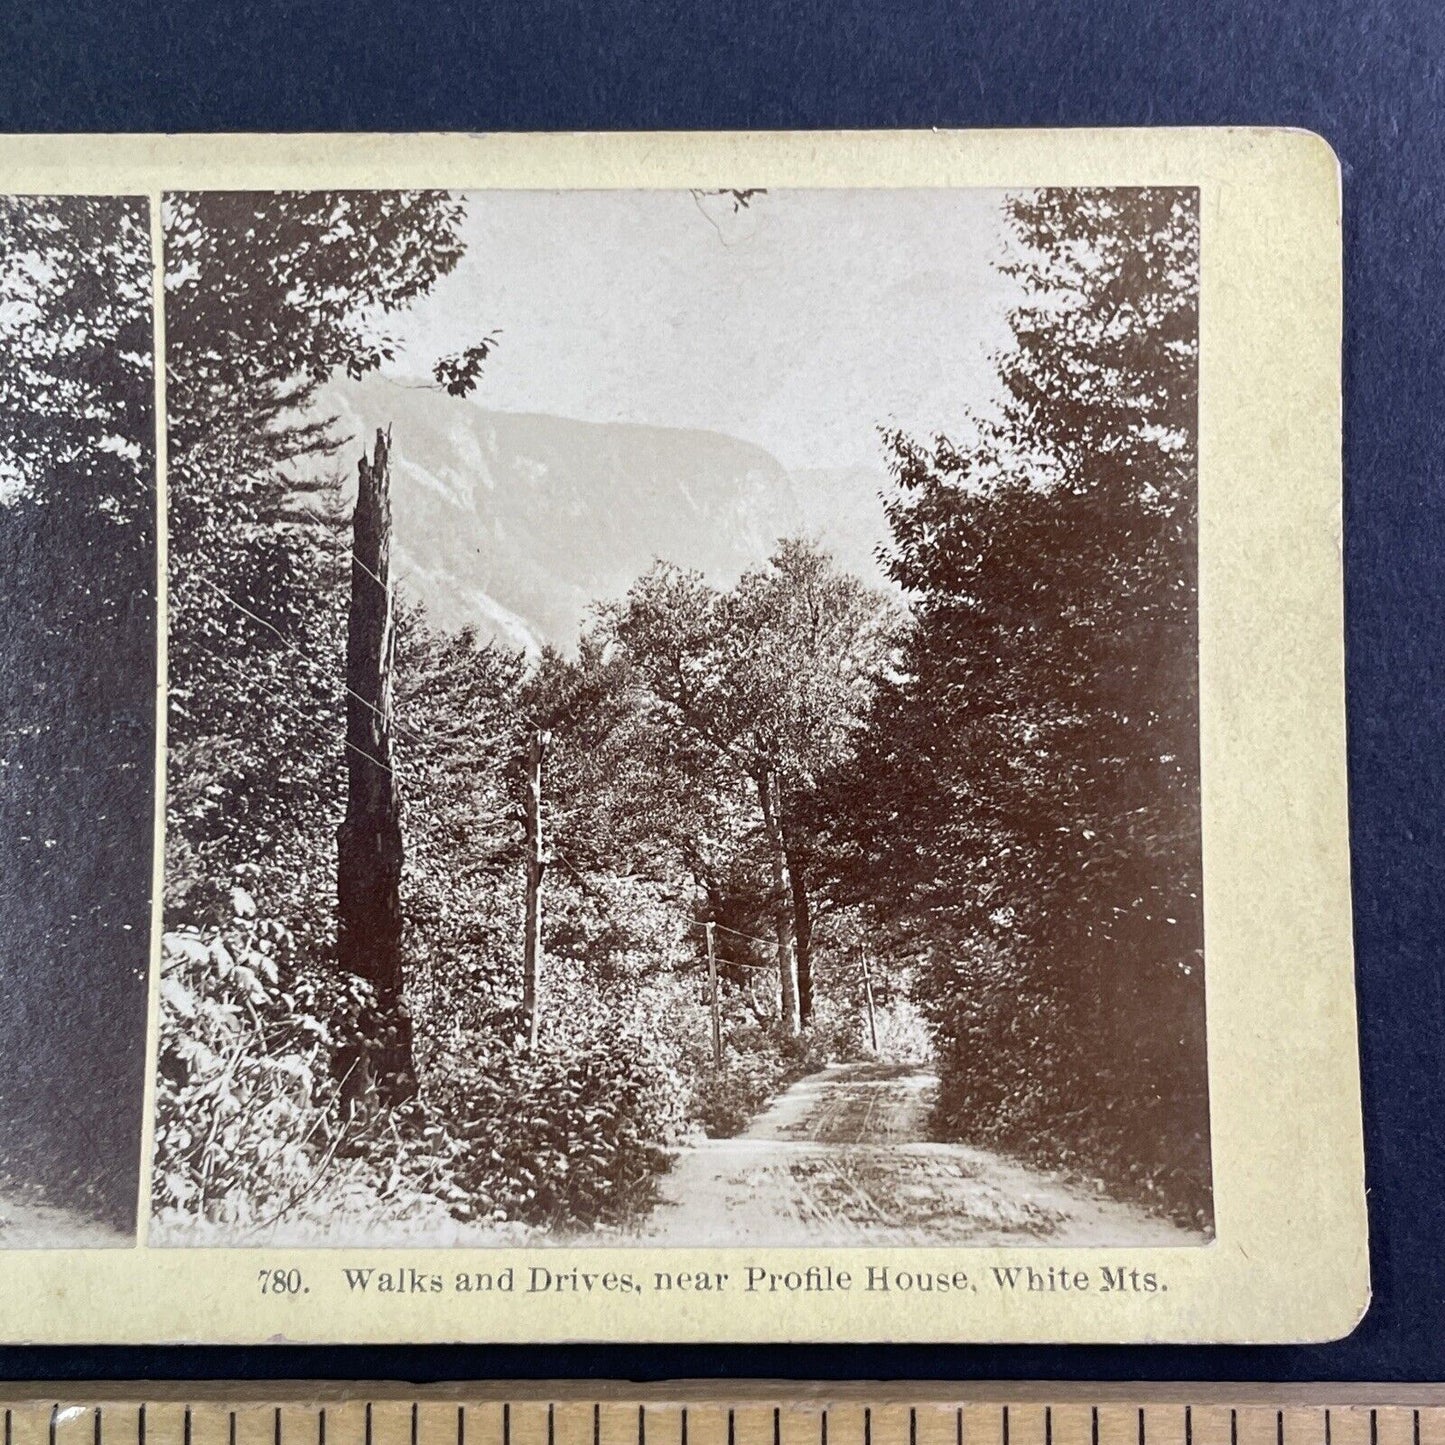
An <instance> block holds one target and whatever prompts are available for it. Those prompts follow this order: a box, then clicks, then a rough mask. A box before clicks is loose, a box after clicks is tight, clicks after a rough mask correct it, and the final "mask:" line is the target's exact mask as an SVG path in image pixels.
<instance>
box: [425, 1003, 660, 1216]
mask: <svg viewBox="0 0 1445 1445" xmlns="http://www.w3.org/2000/svg"><path fill="white" fill-rule="evenodd" d="M423 1098H424V1102H425V1106H426V1109H427V1111H428V1113H429V1114H431V1115H433V1116H434V1117H435V1119H436V1121H437V1124H438V1126H439V1127H440V1128H441V1129H442V1130H443V1131H444V1132H445V1133H446V1134H447V1135H449V1136H450V1137H451V1138H453V1139H454V1140H456V1141H457V1152H456V1157H455V1161H454V1167H455V1172H456V1184H457V1186H458V1189H459V1191H460V1194H461V1196H462V1197H461V1198H460V1199H458V1200H457V1202H456V1203H455V1204H454V1205H453V1208H454V1212H456V1213H457V1214H458V1215H459V1217H462V1218H477V1219H491V1220H497V1221H500V1220H519V1221H523V1222H525V1223H528V1224H533V1225H543V1226H547V1227H548V1228H553V1229H555V1228H558V1227H566V1226H578V1227H581V1226H588V1225H595V1224H618V1223H621V1222H622V1221H624V1220H625V1219H626V1218H628V1217H630V1216H631V1215H633V1214H635V1213H638V1212H640V1211H642V1210H644V1209H645V1208H646V1207H647V1206H649V1205H650V1204H651V1202H652V1200H653V1197H654V1183H655V1180H656V1177H657V1175H658V1174H659V1173H661V1172H662V1171H663V1170H664V1169H665V1168H666V1167H667V1165H668V1162H669V1158H670V1154H669V1150H670V1147H671V1146H672V1145H674V1144H676V1143H677V1142H678V1140H679V1139H680V1137H681V1135H682V1132H683V1127H684V1125H685V1122H686V1116H685V1111H684V1108H683V1104H684V1102H685V1098H686V1092H685V1089H684V1088H683V1085H682V1081H681V1078H680V1076H679V1075H678V1074H677V1073H676V1071H675V1070H674V1069H672V1068H671V1067H670V1066H669V1063H668V1060H667V1058H666V1057H665V1052H664V1051H662V1050H659V1048H658V1047H657V1041H656V1040H655V1039H654V1038H649V1037H648V1036H647V1034H646V1033H645V1031H642V1030H624V1031H623V1032H622V1033H620V1034H617V1035H615V1036H610V1037H597V1038H593V1039H590V1040H588V1041H586V1042H578V1041H575V1040H562V1039H559V1038H557V1037H556V1036H555V1035H553V1036H551V1037H547V1038H544V1039H543V1040H542V1041H541V1042H540V1043H539V1046H538V1048H537V1049H536V1050H535V1051H531V1052H529V1051H528V1049H527V1048H526V1045H525V1040H524V1037H523V1035H522V1034H521V1031H520V1030H518V1031H516V1032H515V1033H512V1034H511V1035H505V1034H501V1033H469V1034H465V1035H463V1036H462V1037H461V1038H460V1039H459V1040H457V1041H455V1042H454V1043H453V1044H452V1045H451V1046H450V1047H449V1048H448V1049H447V1050H445V1051H444V1052H442V1053H440V1054H439V1055H438V1056H437V1057H436V1059H435V1060H434V1063H433V1068H432V1071H431V1076H430V1078H428V1079H427V1080H426V1081H425V1083H424V1085H423Z"/></svg>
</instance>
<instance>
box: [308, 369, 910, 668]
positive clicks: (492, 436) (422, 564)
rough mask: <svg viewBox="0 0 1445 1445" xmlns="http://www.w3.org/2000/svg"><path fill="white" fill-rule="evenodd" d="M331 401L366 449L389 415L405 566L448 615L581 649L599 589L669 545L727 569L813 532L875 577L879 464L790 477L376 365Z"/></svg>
mask: <svg viewBox="0 0 1445 1445" xmlns="http://www.w3.org/2000/svg"><path fill="white" fill-rule="evenodd" d="M325 404H326V406H327V407H328V408H329V409H330V410H331V411H333V412H334V413H335V414H336V416H337V418H338V425H337V428H336V430H337V433H338V435H343V436H350V437H354V438H356V439H358V442H357V445H358V446H359V439H360V438H362V437H368V436H370V434H371V433H372V432H373V431H374V430H375V429H376V428H377V427H378V426H381V427H385V426H390V427H391V428H392V439H393V447H394V450H393V477H392V510H393V518H394V525H395V542H394V556H395V560H396V564H397V573H398V576H399V578H400V580H401V583H402V586H403V587H404V588H405V589H406V590H408V591H410V592H411V593H412V595H414V596H416V597H418V598H420V600H422V601H423V602H425V603H426V605H427V607H428V609H429V610H430V611H431V613H432V615H433V616H434V617H435V618H436V620H437V621H438V622H440V623H442V624H443V625H446V626H452V627H455V626H461V625H463V624H467V623H470V624H473V625H476V626H477V627H478V628H479V629H480V630H481V631H482V632H483V633H484V634H490V635H493V636H495V637H497V639H498V640H499V641H503V642H506V643H508V644H510V645H512V646H521V647H526V648H528V649H529V650H535V649H536V648H537V647H538V646H539V645H540V644H541V643H544V642H551V643H553V644H556V645H557V646H560V647H563V648H570V647H571V645H572V644H573V642H574V641H575V639H576V636H577V631H578V628H579V626H581V625H582V624H583V623H584V622H585V621H586V618H587V616H588V614H589V612H590V609H591V608H592V606H593V604H594V603H596V602H598V601H605V600H608V599H611V598H615V597H620V596H621V595H622V594H623V593H624V592H625V591H626V590H627V587H628V585H629V584H630V583H631V582H632V580H633V579H634V578H635V577H636V576H637V575H638V574H639V573H640V572H643V571H645V570H646V569H647V567H649V566H650V565H651V564H652V562H653V561H654V560H656V559H657V558H659V557H660V558H665V559H667V560H668V561H672V562H676V563H678V564H680V565H682V566H684V567H694V568H697V569H698V570H700V571H701V572H703V573H704V574H705V575H706V576H707V577H708V578H709V580H711V581H713V582H716V583H720V584H726V583H729V582H731V581H733V580H734V579H735V578H736V577H737V576H738V574H739V573H741V572H742V571H744V570H745V569H747V568H749V567H753V566H757V565H758V564H759V563H761V562H763V561H764V560H765V559H766V558H767V556H768V554H769V553H770V552H771V550H772V548H773V545H774V544H775V542H776V541H777V539H778V538H779V537H781V536H787V535H793V534H797V533H799V532H803V533H807V534H808V535H811V536H815V537H817V538H818V539H819V540H821V541H822V542H823V544H824V545H825V546H828V547H829V548H830V549H831V550H833V552H834V554H835V556H837V558H838V560H839V561H840V562H841V563H842V564H843V565H845V566H848V567H850V568H851V569H853V570H855V571H857V572H858V573H859V574H860V575H862V576H864V577H865V578H867V580H869V581H870V582H878V581H879V573H878V569H877V566H876V563H875V562H874V561H873V558H872V549H873V547H874V546H876V544H877V542H878V540H879V539H880V538H881V537H882V536H883V535H885V533H886V527H885V524H884V521H883V512H882V505H881V503H880V502H879V501H878V497H877V493H878V492H879V491H880V490H881V488H882V487H883V485H884V482H885V478H884V477H883V476H882V474H881V473H873V472H869V471H868V470H866V469H862V468H857V469H848V470H842V471H836V470H834V471H830V470H823V469H811V470H807V471H802V472H799V473H797V474H794V475H790V474H789V473H788V471H786V470H785V469H784V468H783V467H782V466H781V465H780V464H779V463H778V461H777V460H776V459H775V458H774V457H773V456H771V455H770V454H769V453H768V452H766V451H764V450H763V449H762V448H761V447H758V446H755V445H753V444H752V443H750V442H746V441H741V440H739V439H738V438H736V437H730V436H724V435H722V434H720V433H716V432H708V431H695V430H687V429H682V428H669V427H654V426H643V425H637V424H632V423H621V422H608V423H599V422H584V421H575V420H571V419H568V418H564V417H556V416H547V415H542V414H535V413H520V412H495V411H488V410H485V409H484V408H482V407H480V406H478V405H477V404H476V403H475V401H473V400H458V399H456V398H453V397H449V396H446V395H445V394H443V393H440V392H437V391H432V390H428V389H423V388H419V387H412V386H407V385H404V384H401V383H397V382H391V381H386V380H382V379H379V378H375V377H371V378H367V379H366V380H365V381H362V382H355V383H353V382H346V383H338V384H335V385H333V386H332V387H330V388H328V393H327V396H326V399H325ZM356 449H357V447H353V446H350V445H348V447H347V448H346V449H345V450H344V451H343V453H342V457H343V460H344V461H345V462H346V465H347V467H348V469H349V468H350V465H351V460H350V459H351V457H352V455H353V453H354V451H355V450H356Z"/></svg>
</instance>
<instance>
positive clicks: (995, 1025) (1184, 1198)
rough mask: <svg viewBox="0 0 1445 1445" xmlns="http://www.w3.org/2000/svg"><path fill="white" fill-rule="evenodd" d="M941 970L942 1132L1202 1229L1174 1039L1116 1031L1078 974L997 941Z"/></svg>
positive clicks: (1200, 1160)
mask: <svg viewBox="0 0 1445 1445" xmlns="http://www.w3.org/2000/svg"><path fill="white" fill-rule="evenodd" d="M947 968H948V969H949V970H950V975H951V976H950V979H949V982H950V984H951V986H950V987H949V988H948V989H947V991H946V992H943V993H942V994H941V997H940V998H939V1000H938V1001H937V1002H935V1003H933V1004H932V1005H931V1009H930V1011H931V1013H932V1014H933V1015H934V1017H935V1018H936V1021H937V1025H938V1028H937V1045H936V1050H937V1066H938V1072H939V1078H940V1088H939V1094H938V1100H937V1107H936V1111H935V1128H936V1130H937V1132H938V1134H939V1137H941V1138H945V1139H961V1140H965V1141H967V1142H969V1143H973V1144H982V1145H988V1146H992V1147H995V1148H1000V1149H1003V1150H1005V1151H1007V1152H1009V1153H1011V1154H1014V1155H1016V1156H1018V1157H1020V1158H1023V1159H1026V1160H1029V1161H1030V1162H1033V1163H1036V1164H1041V1165H1043V1166H1045V1167H1048V1168H1054V1169H1062V1170H1064V1171H1066V1172H1069V1173H1073V1174H1075V1175H1078V1176H1082V1177H1084V1178H1086V1179H1089V1180H1090V1181H1093V1182H1095V1183H1102V1184H1104V1185H1105V1186H1106V1187H1107V1188H1108V1190H1109V1192H1110V1193H1112V1194H1114V1195H1116V1196H1118V1197H1120V1198H1127V1199H1132V1200H1134V1201H1137V1202H1138V1203H1141V1204H1144V1205H1146V1206H1148V1207H1150V1208H1153V1209H1156V1210H1158V1211H1160V1212H1162V1213H1166V1214H1168V1215H1170V1216H1172V1217H1173V1218H1175V1219H1177V1220H1178V1221H1180V1222H1181V1223H1184V1224H1188V1225H1191V1226H1193V1227H1196V1228H1202V1229H1208V1228H1209V1227H1210V1224H1211V1220H1212V1214H1211V1209H1210V1169H1209V1141H1208V1135H1207V1107H1206V1103H1205V1100H1204V1099H1203V1097H1202V1096H1201V1081H1200V1071H1199V1070H1197V1069H1196V1068H1195V1067H1194V1061H1193V1059H1192V1057H1191V1056H1190V1054H1189V1053H1188V1051H1187V1050H1186V1049H1185V1048H1184V1047H1182V1046H1179V1047H1175V1048H1173V1049H1172V1050H1171V1047H1170V1040H1169V1039H1168V1038H1167V1037H1165V1038H1163V1039H1162V1040H1161V1039H1158V1038H1152V1037H1147V1036H1141V1037H1129V1038H1121V1037H1119V1036H1118V1023H1117V1022H1116V1021H1115V1020H1113V1019H1110V1018H1109V1017H1107V1016H1101V1014H1100V1013H1099V1011H1098V1009H1097V1008H1093V1007H1091V1006H1090V1004H1089V1002H1088V999H1087V994H1086V993H1085V992H1084V991H1083V990H1081V988H1080V986H1079V984H1078V981H1077V980H1076V979H1074V978H1067V979H1063V980H1060V979H1057V978H1055V977H1052V976H1051V975H1050V974H1049V972H1048V971H1046V970H1044V969H1042V968H1040V967H1038V965H1037V963H1031V961H1030V960H1027V959H1020V958H1017V957H1013V956H1010V955H1008V954H1007V953H1005V952H1003V951H1002V950H1001V949H999V948H997V947H993V946H989V947H987V948H975V949H974V950H972V951H971V952H970V953H968V954H967V955H966V956H962V957H960V958H958V959H957V960H951V961H950V962H949V963H948V964H947ZM1083 969H1084V964H1083V963H1080V964H1079V965H1077V966H1076V970H1075V972H1082V971H1083ZM940 971H941V970H940ZM940 982H942V980H941V979H940V978H939V977H938V976H935V979H934V983H935V985H937V984H938V983H940ZM1133 1017H1134V1015H1130V1016H1129V1019H1130V1021H1132V1019H1133Z"/></svg>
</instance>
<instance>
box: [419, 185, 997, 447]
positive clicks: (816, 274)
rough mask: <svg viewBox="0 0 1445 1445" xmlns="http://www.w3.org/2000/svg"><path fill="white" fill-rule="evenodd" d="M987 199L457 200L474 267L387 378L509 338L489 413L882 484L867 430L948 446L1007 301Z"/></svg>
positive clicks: (467, 266) (461, 273)
mask: <svg viewBox="0 0 1445 1445" xmlns="http://www.w3.org/2000/svg"><path fill="white" fill-rule="evenodd" d="M1002 199H1003V194H1002V193H1001V192H997V191H957V190H954V191H948V190H915V191H863V190H853V191H775V192H772V193H770V194H767V195H757V196H754V197H753V198H752V199H751V201H750V203H749V205H748V207H747V208H746V209H745V210H742V211H740V212H738V213H736V214H734V213H733V211H732V202H731V199H730V198H728V197H716V196H708V197H702V198H696V197H694V196H693V195H692V194H690V193H689V192H687V191H651V192H649V191H610V192H609V191H582V192H578V191H571V192H527V191H502V192H496V191H494V192H487V193H479V194H474V195H473V196H471V197H470V198H469V214H468V218H467V221H466V233H465V239H466V242H467V253H466V256H465V258H464V259H463V260H462V261H461V263H460V264H459V265H458V267H457V269H456V271H455V272H453V274H452V275H450V276H448V277H445V278H443V280H442V281H441V282H440V283H439V284H438V286H437V287H436V289H435V291H434V292H433V293H432V294H431V295H430V296H428V297H426V298H424V299H423V300H422V302H421V303H420V304H419V305H418V306H417V307H416V308H415V309H414V310H413V311H411V312H410V313H408V314H407V315H406V316H405V317H404V318H395V319H396V320H397V322H398V325H399V326H400V327H401V328H402V329H401V330H400V332H399V335H398V339H399V340H400V341H401V342H402V343H403V345H404V347H405V356H404V358H402V359H401V360H399V362H398V365H397V368H396V369H397V370H398V371H401V372H403V373H405V372H406V371H407V370H416V371H421V370H424V369H426V368H428V367H429V366H430V364H431V362H432V361H433V360H435V359H436V357H438V356H440V355H445V354H448V353H450V352H454V351H457V350H460V349H461V348H462V347H463V346H465V345H466V344H468V343H469V342H471V341H474V340H477V339H479V338H480V337H481V336H483V335H485V334H487V333H490V332H493V331H500V333H501V336H500V341H499V346H498V349H497V351H496V352H495V353H494V355H493V357H492V359H491V361H490V362H489V364H488V367H487V371H486V374H485V376H484V379H483V381H482V383H481V385H480V386H479V387H478V389H477V391H476V392H475V393H474V394H473V395H474V399H475V401H476V403H477V404H478V405H481V406H484V407H487V408H489V409H494V410H501V411H535V412H547V413H551V414H554V415H559V416H567V417H574V418H578V419H581V420H585V421H630V422H643V423H647V424H651V425H656V426H677V427H693V428H703V429H707V430H712V431H719V432H725V433H727V434H729V435H731V436H736V437H740V438H743V439H744V440H747V441H751V442H755V443H757V444H759V445H761V446H763V447H765V448H766V449H767V450H768V451H770V452H771V453H772V454H773V455H774V456H775V457H777V459H778V460H779V461H780V462H782V463H783V465H784V466H786V467H788V468H790V469H793V468H801V467H813V466H820V467H839V466H853V465H862V466H870V467H877V466H879V464H880V450H879V445H878V440H877V431H876V429H877V427H878V426H879V425H892V424H895V423H896V424H899V425H901V426H903V427H904V428H905V430H908V431H911V432H914V433H916V434H922V435H932V434H934V433H936V432H939V431H942V432H948V431H950V430H957V429H958V427H959V425H960V423H961V420H962V417H963V414H964V413H965V412H966V411H967V410H968V409H970V408H971V407H977V406H981V405H986V404H987V403H988V401H989V400H990V398H991V397H992V396H993V394H994V387H995V382H994V368H993V367H992V365H991V364H990V361H989V358H990V356H991V355H992V354H994V353H996V352H997V351H998V350H1000V349H1001V348H1002V347H1004V346H1005V345H1006V343H1007V341H1008V336H1009V333H1008V330H1007V325H1006V316H1007V312H1008V310H1009V309H1010V307H1011V306H1012V305H1013V304H1015V302H1016V300H1017V292H1016V290H1015V288H1014V285H1013V283H1012V282H1010V281H1008V280H1006V279H1005V278H1003V277H1001V276H1000V275H999V274H998V272H997V269H996V268H995V266H994V265H993V264H992V263H993V262H994V261H996V260H997V259H999V258H1000V257H1001V256H1002V254H1003V248H1004V242H1005V234H1006V233H1005V229H1004V225H1003V218H1002V209H1001V203H1002Z"/></svg>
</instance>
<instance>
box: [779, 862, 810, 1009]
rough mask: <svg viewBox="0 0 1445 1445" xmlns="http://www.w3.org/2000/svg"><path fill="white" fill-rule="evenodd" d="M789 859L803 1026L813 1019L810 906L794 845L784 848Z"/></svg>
mask: <svg viewBox="0 0 1445 1445" xmlns="http://www.w3.org/2000/svg"><path fill="white" fill-rule="evenodd" d="M784 852H785V855H786V857H787V860H788V886H789V888H790V889H791V890H792V904H793V940H794V947H795V949H796V952H797V957H798V1017H799V1019H800V1020H801V1021H802V1023H803V1024H804V1025H805V1026H806V1025H807V1024H809V1023H811V1022H812V1020H813V906H812V903H811V902H810V901H809V898H808V881H807V876H806V874H805V873H804V870H803V860H802V858H801V856H800V855H799V853H798V851H797V850H796V849H794V848H786V849H785V850H784Z"/></svg>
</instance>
